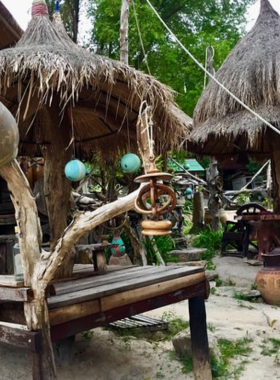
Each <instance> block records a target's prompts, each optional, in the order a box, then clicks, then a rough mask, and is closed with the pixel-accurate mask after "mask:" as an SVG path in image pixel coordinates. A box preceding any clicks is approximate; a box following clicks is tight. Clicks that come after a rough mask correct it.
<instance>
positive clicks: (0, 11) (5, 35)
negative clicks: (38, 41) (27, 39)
mask: <svg viewBox="0 0 280 380" xmlns="http://www.w3.org/2000/svg"><path fill="white" fill-rule="evenodd" d="M0 25H1V26H0V30H1V33H0V50H2V49H7V48H9V47H12V46H14V45H15V44H16V42H18V40H19V39H20V37H21V35H22V33H23V30H22V29H21V27H20V26H19V25H18V23H17V22H16V20H15V19H14V18H13V16H12V15H11V13H10V12H9V11H8V9H7V8H6V7H5V6H4V4H3V3H2V1H0Z"/></svg>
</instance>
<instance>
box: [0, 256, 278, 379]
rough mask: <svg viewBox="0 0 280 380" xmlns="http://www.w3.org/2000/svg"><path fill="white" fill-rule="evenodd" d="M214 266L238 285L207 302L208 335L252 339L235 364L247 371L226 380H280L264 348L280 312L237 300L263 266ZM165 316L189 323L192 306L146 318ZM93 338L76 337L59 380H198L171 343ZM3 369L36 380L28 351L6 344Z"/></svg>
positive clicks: (221, 261) (8, 375)
mask: <svg viewBox="0 0 280 380" xmlns="http://www.w3.org/2000/svg"><path fill="white" fill-rule="evenodd" d="M215 263H216V265H217V269H216V270H217V272H218V274H219V277H220V278H221V279H223V281H225V282H231V283H232V282H235V284H236V286H235V287H232V286H223V287H220V288H217V290H216V293H215V294H211V295H210V298H209V300H208V301H207V302H206V308H207V320H208V325H209V326H211V332H209V334H210V335H211V334H213V335H214V336H215V337H217V338H227V339H232V340H234V339H238V338H244V337H247V338H248V337H249V338H251V339H252V343H251V348H252V352H251V353H250V354H249V355H248V356H246V357H240V358H237V359H235V360H234V361H233V362H232V367H233V368H234V367H238V366H239V363H240V362H241V361H245V362H246V364H244V370H243V372H241V374H240V375H238V376H237V377H234V376H233V377H228V378H227V379H223V380H230V379H235V380H236V379H239V380H261V379H266V378H268V379H273V380H274V379H275V380H276V379H280V352H279V355H277V354H271V355H270V356H265V355H264V354H263V353H262V350H263V348H264V347H267V348H269V341H268V339H269V338H277V339H280V308H278V307H274V306H269V305H266V304H263V303H250V302H248V301H240V300H238V299H235V298H234V297H233V294H234V291H236V290H238V287H240V286H241V287H243V288H247V289H250V287H251V285H252V284H253V282H254V278H255V274H256V272H257V271H258V270H259V267H254V266H249V265H248V264H246V263H244V262H243V260H242V259H239V258H216V259H215ZM229 280H230V281H229ZM212 285H213V284H212ZM164 312H170V313H173V314H175V315H177V316H180V317H182V318H185V319H188V303H187V301H184V302H181V303H177V304H174V305H171V306H168V307H164V308H160V309H156V310H153V311H151V312H149V313H147V314H148V315H150V316H154V317H161V316H162V314H163V313H164ZM90 335H91V336H90V337H89V338H87V339H86V337H85V336H83V335H79V336H78V337H77V340H76V344H75V354H74V358H73V360H72V361H71V364H70V365H68V366H67V367H65V368H58V379H59V380H80V379H81V380H159V379H165V380H175V379H176V380H191V379H193V375H192V374H188V375H186V374H183V372H182V366H181V364H180V362H178V361H177V360H175V359H174V358H173V357H172V356H171V354H170V351H172V349H173V346H172V343H170V342H168V343H166V342H162V341H157V342H152V343H151V342H148V341H146V340H144V339H141V340H140V339H136V338H131V339H127V338H124V337H118V336H116V335H115V334H114V333H113V332H111V331H106V330H102V329H95V330H93V332H92V334H90ZM0 364H1V371H0V380H17V379H22V380H29V379H31V362H30V357H29V355H28V354H27V353H25V352H24V351H23V350H20V349H16V348H13V347H10V346H6V345H1V346H0Z"/></svg>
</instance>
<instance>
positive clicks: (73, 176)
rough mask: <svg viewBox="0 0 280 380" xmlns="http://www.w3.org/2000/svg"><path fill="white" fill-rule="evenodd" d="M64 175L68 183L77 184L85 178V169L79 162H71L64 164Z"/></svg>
mask: <svg viewBox="0 0 280 380" xmlns="http://www.w3.org/2000/svg"><path fill="white" fill-rule="evenodd" d="M64 173H65V175H66V178H67V179H69V181H72V182H77V181H80V180H81V179H83V178H84V177H85V175H86V167H85V165H84V164H83V163H82V161H80V160H71V161H69V162H68V163H67V164H66V166H65V169H64Z"/></svg>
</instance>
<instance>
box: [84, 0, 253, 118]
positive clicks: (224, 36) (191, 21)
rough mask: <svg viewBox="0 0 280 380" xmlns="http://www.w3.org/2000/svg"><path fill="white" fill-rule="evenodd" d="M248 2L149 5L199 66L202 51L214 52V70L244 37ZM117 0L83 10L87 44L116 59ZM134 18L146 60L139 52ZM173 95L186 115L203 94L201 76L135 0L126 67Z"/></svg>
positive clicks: (164, 0) (168, 0)
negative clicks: (89, 23) (148, 75)
mask: <svg viewBox="0 0 280 380" xmlns="http://www.w3.org/2000/svg"><path fill="white" fill-rule="evenodd" d="M253 2H254V1H253V0H235V1H231V0H208V1H207V2H206V1H205V0H189V1H185V0H177V1H176V2H174V1H173V0H154V1H152V4H153V6H154V7H155V8H156V10H157V11H158V12H159V14H160V15H161V17H162V19H163V20H164V22H165V23H166V24H167V25H168V26H169V28H170V29H171V30H172V31H173V33H174V34H175V35H176V36H177V38H178V39H179V40H180V41H181V42H182V43H183V45H184V46H186V47H187V48H188V49H189V50H190V52H191V53H192V54H193V55H194V56H195V57H196V58H197V59H198V60H199V61H200V62H201V63H202V64H203V65H204V63H205V51H206V48H207V47H208V46H212V47H213V49H214V51H215V57H214V61H215V68H216V69H218V68H219V67H220V65H221V64H222V62H223V61H224V59H225V58H226V56H227V55H228V53H229V52H230V50H231V49H232V48H233V46H234V45H235V44H236V43H237V41H238V40H239V39H240V37H241V36H242V34H243V33H244V27H245V21H246V19H245V14H246V10H247V7H248V5H249V4H251V3H253ZM120 9H121V0H95V1H93V2H91V3H90V6H89V8H88V14H89V17H91V18H92V20H93V29H92V34H91V46H93V47H94V50H95V51H96V52H97V53H99V54H102V55H105V56H108V57H110V58H113V59H119V51H120V49H119V29H120ZM136 17H137V20H138V23H139V27H140V33H141V37H142V40H143V44H144V48H145V53H146V56H145V54H144V52H143V50H142V48H141V43H140V36H139V33H138V29H137V24H136ZM147 62H148V65H149V68H150V72H151V74H152V75H154V76H155V77H157V78H158V79H159V80H160V81H161V82H163V83H166V84H167V85H169V86H171V87H172V88H173V89H174V90H175V91H176V92H177V93H178V99H177V101H178V103H179V105H180V106H181V107H182V109H183V110H184V111H185V112H187V113H188V114H189V115H192V113H193V109H194V107H195V105H196V103H197V100H198V98H199V96H200V94H201V91H202V90H203V85H204V73H203V71H202V70H201V69H200V68H198V66H197V65H196V64H195V63H194V62H193V61H192V60H191V58H189V57H188V56H187V55H186V53H185V52H184V51H183V50H182V48H181V47H180V46H179V45H178V44H177V42H176V41H175V40H174V38H173V37H172V36H171V35H170V34H169V33H168V32H167V31H166V29H165V28H164V26H163V25H162V24H161V22H160V21H159V20H158V18H157V17H156V15H155V14H154V13H153V11H152V9H151V8H150V7H149V5H148V3H147V2H146V1H145V0H134V5H131V7H130V16H129V64H130V65H131V66H133V67H134V68H136V69H139V70H142V71H144V72H148V67H147Z"/></svg>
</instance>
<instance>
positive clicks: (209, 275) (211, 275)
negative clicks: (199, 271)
mask: <svg viewBox="0 0 280 380" xmlns="http://www.w3.org/2000/svg"><path fill="white" fill-rule="evenodd" d="M205 274H206V278H207V280H208V281H214V280H216V279H217V278H219V275H218V273H217V272H216V271H214V270H208V271H206V272H205Z"/></svg>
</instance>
